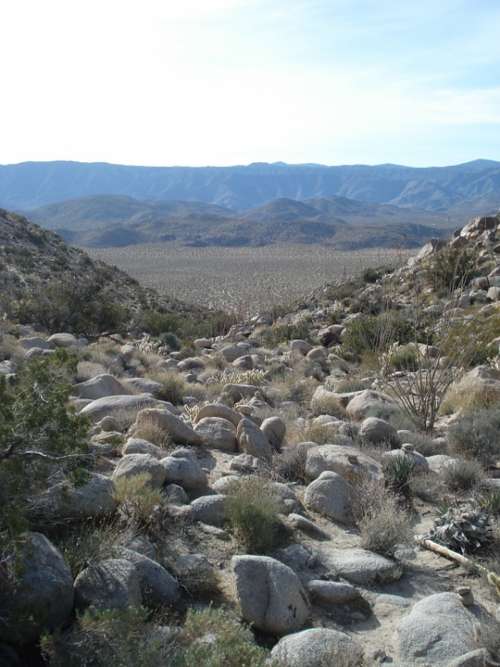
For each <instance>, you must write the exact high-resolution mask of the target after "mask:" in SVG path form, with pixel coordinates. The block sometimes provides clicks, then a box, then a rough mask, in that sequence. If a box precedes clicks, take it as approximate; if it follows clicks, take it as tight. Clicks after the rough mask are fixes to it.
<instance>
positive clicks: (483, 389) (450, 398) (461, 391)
mask: <svg viewBox="0 0 500 667" xmlns="http://www.w3.org/2000/svg"><path fill="white" fill-rule="evenodd" d="M495 406H497V407H500V391H499V390H498V389H497V387H496V386H495V385H484V384H483V383H482V382H478V381H476V380H472V379H471V378H469V377H467V376H465V377H463V378H462V379H461V380H460V381H458V382H455V383H453V384H452V385H450V387H449V389H448V390H447V392H446V394H445V396H444V397H443V401H442V404H441V407H440V413H441V414H444V415H449V414H453V413H454V412H464V411H468V412H471V411H472V410H482V409H487V408H494V407H495Z"/></svg>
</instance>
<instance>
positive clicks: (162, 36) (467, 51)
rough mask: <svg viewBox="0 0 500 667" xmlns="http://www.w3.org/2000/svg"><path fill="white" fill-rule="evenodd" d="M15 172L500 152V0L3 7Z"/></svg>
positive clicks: (35, 2) (139, 1)
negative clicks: (72, 166) (65, 166)
mask: <svg viewBox="0 0 500 667" xmlns="http://www.w3.org/2000/svg"><path fill="white" fill-rule="evenodd" d="M0 25H1V26H2V35H1V38H0V74H1V79H0V80H1V85H2V101H1V103H0V164H8V163H17V162H22V161H26V160H79V161H102V162H114V163H121V164H144V165H192V166H198V165H229V164H247V163H251V162H275V161H284V162H290V163H303V162H316V163H322V164H351V163H365V164H379V163H388V162H391V163H399V164H408V165H414V166H426V165H445V164H456V163H459V162H465V161H468V160H472V159H476V158H487V159H497V160H500V2H499V0H418V2H413V1H411V2H410V0H177V1H174V0H4V1H3V2H1V3H0Z"/></svg>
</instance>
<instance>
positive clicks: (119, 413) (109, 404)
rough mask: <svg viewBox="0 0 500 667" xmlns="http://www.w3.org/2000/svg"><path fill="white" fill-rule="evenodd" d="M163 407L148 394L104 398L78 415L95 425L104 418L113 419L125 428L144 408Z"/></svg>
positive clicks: (160, 402) (90, 404)
mask: <svg viewBox="0 0 500 667" xmlns="http://www.w3.org/2000/svg"><path fill="white" fill-rule="evenodd" d="M162 406H163V407H164V406H165V403H163V402H162V401H158V400H157V399H156V398H153V397H152V396H151V395H150V394H136V395H135V396H131V395H128V394H127V395H125V396H104V397H103V398H97V399H96V400H95V401H92V402H91V403H89V404H88V405H86V406H85V407H84V408H83V409H82V410H81V411H80V414H81V415H84V416H86V417H88V418H89V419H90V421H91V422H92V423H94V424H95V423H97V422H98V421H100V420H101V419H103V418H104V417H108V416H110V417H115V419H116V420H117V421H118V423H119V424H120V425H121V426H122V427H124V428H126V427H128V426H130V425H131V424H133V423H134V421H135V419H136V417H137V413H138V412H140V411H141V410H144V409H145V408H155V407H162Z"/></svg>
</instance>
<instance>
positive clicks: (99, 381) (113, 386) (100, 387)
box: [72, 373, 132, 401]
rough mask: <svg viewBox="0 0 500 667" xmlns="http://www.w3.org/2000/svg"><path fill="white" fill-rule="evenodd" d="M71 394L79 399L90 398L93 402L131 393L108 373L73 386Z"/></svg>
mask: <svg viewBox="0 0 500 667" xmlns="http://www.w3.org/2000/svg"><path fill="white" fill-rule="evenodd" d="M72 392H73V394H74V395H75V396H78V397H79V398H90V399H91V400H93V401H95V400H96V399H97V398H103V397H104V396H123V395H124V394H131V393H132V392H131V391H130V390H129V389H127V388H125V387H124V386H123V384H122V383H121V382H119V381H118V380H117V379H116V378H115V377H113V376H112V375H109V373H101V375H96V376H95V377H93V378H91V379H90V380H86V381H85V382H79V383H78V384H75V385H73V389H72Z"/></svg>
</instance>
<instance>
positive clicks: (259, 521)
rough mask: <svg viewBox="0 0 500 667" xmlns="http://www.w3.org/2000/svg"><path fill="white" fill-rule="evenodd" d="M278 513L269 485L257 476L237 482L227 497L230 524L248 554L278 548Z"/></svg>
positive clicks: (227, 513)
mask: <svg viewBox="0 0 500 667" xmlns="http://www.w3.org/2000/svg"><path fill="white" fill-rule="evenodd" d="M278 511H279V506H278V504H277V502H276V498H275V496H274V494H273V493H272V491H271V490H270V487H269V483H268V482H267V481H266V480H264V479H262V478H259V477H256V476H254V475H251V476H249V477H244V478H242V479H241V480H239V481H238V482H235V484H234V486H233V487H232V488H231V489H230V490H229V492H228V495H227V497H226V517H227V521H228V523H229V525H230V527H231V529H232V531H233V533H234V534H235V536H236V538H237V539H238V541H239V542H240V543H241V545H242V546H243V547H244V548H245V549H246V550H247V552H248V553H266V552H269V551H271V550H272V549H273V548H274V547H275V546H276V543H277V540H278V537H279V528H280V521H279V518H278Z"/></svg>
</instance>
